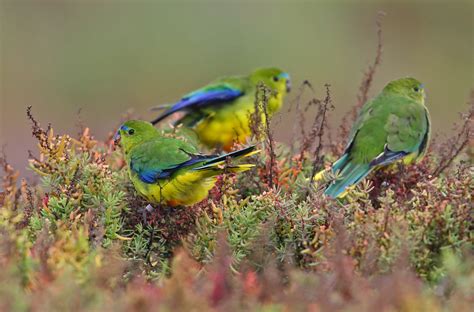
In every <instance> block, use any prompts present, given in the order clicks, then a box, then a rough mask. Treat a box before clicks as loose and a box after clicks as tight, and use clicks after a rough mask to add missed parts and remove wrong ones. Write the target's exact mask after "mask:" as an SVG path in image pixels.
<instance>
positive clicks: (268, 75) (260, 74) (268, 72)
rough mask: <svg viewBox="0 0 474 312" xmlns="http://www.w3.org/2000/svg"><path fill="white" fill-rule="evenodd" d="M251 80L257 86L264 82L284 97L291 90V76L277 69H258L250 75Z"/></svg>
mask: <svg viewBox="0 0 474 312" xmlns="http://www.w3.org/2000/svg"><path fill="white" fill-rule="evenodd" d="M250 80H251V81H252V82H253V83H255V84H257V83H259V82H263V83H264V84H265V85H266V86H268V87H270V88H271V89H273V90H274V91H277V92H278V93H279V94H282V95H286V94H287V93H288V92H290V90H291V80H290V75H288V73H286V72H284V71H282V70H281V69H279V68H275V67H269V68H259V69H257V70H256V71H254V72H253V73H252V74H251V75H250Z"/></svg>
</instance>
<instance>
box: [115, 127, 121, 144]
mask: <svg viewBox="0 0 474 312" xmlns="http://www.w3.org/2000/svg"><path fill="white" fill-rule="evenodd" d="M120 138H121V136H120V130H119V131H117V132H116V133H115V135H114V145H115V146H117V145H119V144H120Z"/></svg>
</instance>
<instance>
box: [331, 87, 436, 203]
mask: <svg viewBox="0 0 474 312" xmlns="http://www.w3.org/2000/svg"><path fill="white" fill-rule="evenodd" d="M429 137H430V117H429V113H428V110H427V108H426V107H425V91H424V88H423V84H421V83H420V82H419V81H418V80H416V79H414V78H401V79H398V80H394V81H391V82H390V83H388V84H387V85H386V86H385V88H384V89H383V90H382V92H381V93H380V94H379V95H378V96H377V97H375V98H374V99H372V100H371V101H368V102H367V103H365V104H364V106H363V107H362V109H361V111H360V113H359V116H358V118H357V120H356V122H355V124H354V125H353V127H352V131H351V134H350V136H349V141H348V144H347V146H346V149H345V151H344V154H343V155H342V156H341V157H340V158H339V159H338V160H337V161H336V162H335V163H334V164H333V165H332V168H331V169H332V171H333V172H335V173H338V177H337V178H336V179H335V180H334V181H332V183H331V184H329V186H328V187H327V188H326V190H325V194H326V195H328V196H330V197H332V198H336V197H338V196H340V195H341V194H342V193H343V192H344V191H345V190H346V188H347V187H349V186H352V185H355V184H357V183H359V182H360V181H361V180H362V179H363V178H364V177H365V176H367V175H368V174H369V173H370V172H371V171H372V170H373V169H376V168H378V167H380V166H384V165H388V164H390V163H393V162H395V161H397V160H401V159H403V160H404V162H407V163H409V162H412V161H414V160H420V159H421V158H422V157H423V155H424V154H425V152H426V149H427V147H428V141H429Z"/></svg>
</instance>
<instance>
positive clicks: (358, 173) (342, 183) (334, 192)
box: [324, 163, 372, 198]
mask: <svg viewBox="0 0 474 312" xmlns="http://www.w3.org/2000/svg"><path fill="white" fill-rule="evenodd" d="M371 170H372V167H371V166H370V165H369V164H353V163H347V164H346V165H345V166H344V169H342V171H341V173H340V174H341V178H339V179H336V180H335V181H334V182H332V183H331V184H330V185H329V186H328V187H327V189H326V191H325V192H324V194H326V195H327V196H330V197H332V198H337V197H338V196H339V195H340V194H341V193H343V192H344V190H345V189H346V188H347V187H349V186H352V185H354V184H357V183H358V182H359V181H360V180H362V179H363V178H365V177H366V176H367V175H368V174H369V172H370V171H371Z"/></svg>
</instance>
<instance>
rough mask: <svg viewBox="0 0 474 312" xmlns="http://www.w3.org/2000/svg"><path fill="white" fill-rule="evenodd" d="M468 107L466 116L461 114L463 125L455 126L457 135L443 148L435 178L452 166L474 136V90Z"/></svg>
mask: <svg viewBox="0 0 474 312" xmlns="http://www.w3.org/2000/svg"><path fill="white" fill-rule="evenodd" d="M468 105H469V106H470V107H469V111H468V112H467V113H466V114H461V118H462V120H463V123H462V124H461V125H460V126H459V125H457V126H455V129H457V131H456V134H455V135H454V136H452V137H451V138H449V139H448V140H447V141H446V142H445V143H444V144H443V147H442V148H441V151H440V154H441V155H442V157H441V159H440V161H439V164H438V166H437V167H436V169H435V170H434V171H433V173H432V176H434V177H438V176H439V175H440V174H441V173H443V171H444V170H446V169H447V168H448V167H449V166H450V165H451V164H452V162H453V161H454V159H456V157H458V156H459V154H461V151H462V150H463V149H464V148H466V147H467V146H468V144H469V142H470V141H471V140H472V138H473V136H474V130H473V127H472V120H473V118H474V90H472V91H471V95H470V99H469V102H468Z"/></svg>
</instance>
